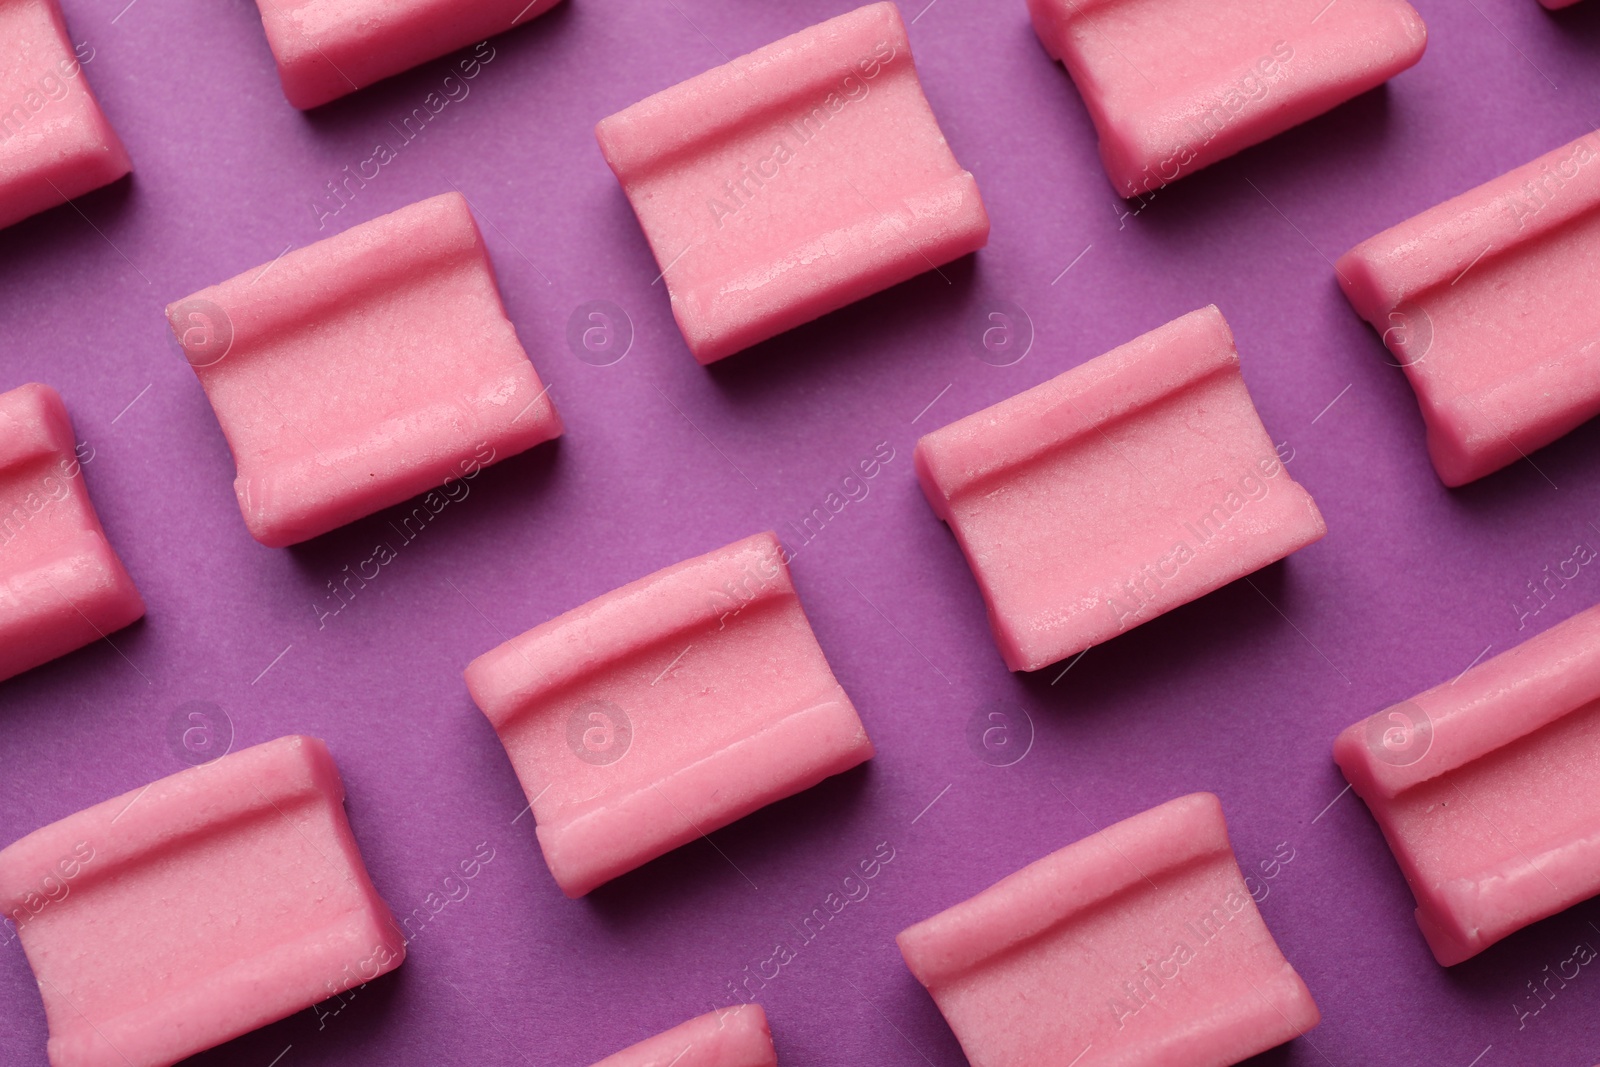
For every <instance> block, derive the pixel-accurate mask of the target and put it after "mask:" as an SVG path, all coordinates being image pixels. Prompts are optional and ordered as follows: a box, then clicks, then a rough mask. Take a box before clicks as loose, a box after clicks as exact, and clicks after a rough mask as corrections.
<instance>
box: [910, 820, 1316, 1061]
mask: <svg viewBox="0 0 1600 1067" xmlns="http://www.w3.org/2000/svg"><path fill="white" fill-rule="evenodd" d="M898 940H899V943H900V952H901V954H902V955H903V956H904V957H905V960H906V965H907V966H908V967H910V968H911V973H912V974H914V975H916V977H917V980H918V981H920V982H921V983H922V984H923V985H925V986H927V987H928V991H929V992H930V993H932V994H933V999H934V1001H935V1002H936V1003H937V1004H938V1005H939V1010H940V1011H941V1012H942V1013H943V1014H944V1017H945V1019H946V1021H948V1022H949V1023H950V1028H951V1029H952V1030H954V1031H955V1035H956V1038H957V1040H959V1041H960V1042H961V1047H962V1049H963V1050H964V1051H965V1052H966V1054H967V1059H969V1060H970V1061H971V1062H972V1063H973V1065H974V1067H1096V1065H1106V1067H1110V1065H1115V1067H1178V1065H1180V1064H1181V1065H1182V1067H1225V1065H1227V1064H1233V1063H1238V1062H1239V1061H1241V1060H1243V1059H1246V1058H1248V1057H1250V1056H1253V1055H1255V1054H1256V1053H1259V1052H1264V1051H1266V1050H1267V1049H1269V1048H1272V1047H1274V1046H1276V1045H1280V1044H1282V1043H1283V1042H1285V1041H1288V1040H1290V1039H1291V1038H1294V1037H1298V1036H1300V1035H1301V1034H1304V1033H1305V1032H1306V1031H1307V1030H1310V1029H1311V1028H1312V1027H1314V1026H1316V1025H1317V1023H1318V1022H1319V1021H1320V1019H1321V1015H1320V1014H1319V1013H1318V1011H1317V1006H1316V1004H1315V1003H1314V1002H1313V1001H1312V999H1311V994H1310V992H1308V991H1307V989H1306V986H1305V983H1304V982H1302V981H1301V980H1300V976H1299V975H1298V974H1296V973H1295V971H1294V968H1293V967H1291V966H1290V965H1289V963H1288V961H1287V960H1285V959H1284V958H1283V954H1282V953H1281V952H1280V951H1279V950H1278V946H1277V944H1276V943H1275V942H1274V941H1273V940H1272V934H1271V933H1270V932H1269V931H1268V930H1267V928H1266V925H1265V924H1264V923H1263V922H1262V921H1261V914H1260V912H1258V911H1256V906H1255V902H1254V901H1253V900H1251V898H1250V892H1249V890H1248V889H1246V888H1245V883H1244V878H1243V876H1242V875H1241V874H1240V873H1239V865H1238V863H1237V862H1236V861H1235V860H1234V856H1233V849H1232V847H1231V846H1230V845H1229V844H1228V828H1227V825H1226V824H1225V823H1224V822H1223V818H1222V806H1221V804H1219V803H1218V801H1217V798H1216V797H1214V796H1212V795H1211V794H1210V793H1195V794H1192V795H1190V796H1186V797H1180V798H1179V799H1177V800H1173V801H1169V802H1168V803H1166V804H1163V805H1161V806H1160V807H1157V808H1152V809H1151V810H1150V811H1147V812H1144V813H1143V814H1141V815H1135V816H1134V817H1133V818H1131V819H1125V820H1124V821H1122V822H1119V823H1117V824H1116V825H1114V826H1110V827H1107V828H1106V829H1104V830H1102V831H1099V832H1097V833H1095V834H1093V835H1091V836H1089V837H1086V838H1084V839H1083V840H1081V841H1079V842H1077V843H1076V844H1072V845H1068V846H1067V847H1066V848H1063V849H1061V850H1060V851H1058V852H1054V853H1051V854H1050V855H1048V856H1046V857H1045V858H1044V859H1042V860H1039V861H1038V862H1036V863H1032V864H1029V865H1028V866H1027V867H1024V868H1023V869H1022V870H1020V871H1018V872H1017V873H1015V874H1013V875H1011V876H1009V877H1007V878H1005V879H1003V880H1002V881H1000V882H998V883H996V884H995V885H993V886H991V887H990V888H988V889H986V890H984V891H983V892H982V893H979V894H978V895H977V896H975V897H973V898H972V899H971V900H968V901H965V902H964V903H961V904H957V905H956V906H955V907H953V908H950V909H949V910H947V911H944V912H941V913H940V914H938V915H935V916H934V917H933V918H931V919H928V920H926V921H924V922H920V923H918V924H917V925H915V926H913V927H911V928H910V929H908V930H906V931H904V932H903V933H901V934H900V936H899V938H898Z"/></svg>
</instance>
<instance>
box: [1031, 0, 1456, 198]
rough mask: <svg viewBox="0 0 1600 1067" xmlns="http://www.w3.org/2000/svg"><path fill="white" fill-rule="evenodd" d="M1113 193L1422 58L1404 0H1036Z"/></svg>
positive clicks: (1045, 34) (1418, 31) (1255, 140)
mask: <svg viewBox="0 0 1600 1067" xmlns="http://www.w3.org/2000/svg"><path fill="white" fill-rule="evenodd" d="M1028 10H1029V11H1030V12H1031V13H1032V15H1033V26H1034V30H1035V31H1036V32H1037V33H1038V35H1039V40H1040V41H1042V42H1043V43H1044V47H1045V51H1047V52H1048V53H1050V55H1051V57H1052V58H1055V59H1059V60H1061V62H1062V63H1063V64H1065V66H1066V68H1067V71H1068V72H1069V73H1070V74H1071V75H1072V80H1073V82H1074V83H1075V84H1076V85H1077V87H1078V91H1079V93H1080V94H1082V96H1083V102H1084V105H1085V106H1086V107H1087V108H1088V110H1089V117H1090V118H1091V119H1093V120H1094V125H1095V129H1096V130H1097V131H1099V134H1100V158H1101V160H1102V161H1103V162H1104V163H1105V168H1106V173H1107V174H1108V175H1109V176H1110V178H1111V183H1112V184H1113V185H1114V186H1116V188H1117V192H1119V193H1120V194H1121V195H1123V196H1125V197H1133V196H1141V195H1143V194H1145V193H1149V192H1153V191H1154V190H1156V189H1159V188H1161V187H1162V186H1164V185H1167V184H1169V183H1171V182H1174V181H1176V180H1177V179H1178V178H1180V177H1182V176H1184V175H1186V174H1190V173H1193V172H1194V171H1197V170H1199V169H1200V168H1202V167H1207V166H1210V165H1211V164H1212V163H1215V162H1217V161H1218V160H1220V159H1226V158H1227V157H1228V156H1231V155H1233V154H1234V153H1236V152H1239V151H1242V150H1243V149H1245V148H1248V147H1250V146H1251V145H1254V144H1260V143H1261V142H1262V141H1265V140H1267V139H1268V138H1269V137H1273V136H1276V135H1277V134H1279V133H1282V132H1283V131H1284V130H1287V129H1289V128H1290V127H1291V126H1298V125H1299V124H1300V123H1302V122H1305V121H1306V120H1307V119H1311V118H1315V117H1316V116H1318V115H1320V114H1322V113H1323V112H1325V111H1328V110H1331V109H1332V108H1334V107H1335V106H1337V105H1339V104H1342V103H1344V102H1345V101H1346V100H1349V99H1351V98H1352V97H1355V96H1358V95H1360V94H1361V93H1364V92H1366V91H1367V90H1368V89H1372V88H1375V87H1376V86H1379V85H1382V84H1383V83H1384V82H1386V81H1388V80H1389V79H1390V78H1392V77H1394V75H1396V74H1398V73H1400V72H1401V71H1403V70H1405V69H1406V68H1407V67H1410V66H1411V65H1412V64H1414V63H1416V62H1417V60H1418V59H1420V58H1422V49H1423V46H1424V44H1425V43H1426V41H1427V30H1426V28H1425V27H1424V26H1423V24H1422V18H1421V16H1419V15H1418V14H1417V13H1416V11H1414V10H1412V8H1411V6H1410V5H1409V4H1407V3H1405V0H1338V2H1337V3H1334V4H1328V3H1327V0H1028Z"/></svg>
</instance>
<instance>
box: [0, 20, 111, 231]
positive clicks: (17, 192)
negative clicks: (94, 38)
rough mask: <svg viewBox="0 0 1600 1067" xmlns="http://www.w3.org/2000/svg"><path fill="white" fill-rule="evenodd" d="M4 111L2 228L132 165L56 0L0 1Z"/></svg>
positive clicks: (0, 127) (0, 136)
mask: <svg viewBox="0 0 1600 1067" xmlns="http://www.w3.org/2000/svg"><path fill="white" fill-rule="evenodd" d="M91 57H92V54H91ZM0 108H3V109H5V110H0V229H4V228H5V227H7V226H10V225H11V224H12V223H14V222H19V221H21V220H22V219H25V218H27V217H28V216H29V215H34V214H37V213H38V212H40V211H44V210H45V209H47V208H52V207H56V206H57V205H59V204H64V203H66V202H67V201H68V200H71V199H72V198H74V197H77V196H82V195H83V194H84V193H87V192H89V191H91V190H94V189H98V188H100V187H101V186H102V185H110V184H111V183H112V182H114V181H116V180H117V179H118V178H120V177H122V176H123V175H124V174H127V173H128V172H129V171H131V170H132V169H133V164H132V163H130V162H129V161H128V152H127V150H126V149H124V148H123V147H122V142H121V141H120V140H118V139H117V134H116V131H115V130H113V129H112V128H111V124H110V123H108V122H106V117H105V116H104V115H103V114H101V113H100V105H99V103H98V102H96V100H95V98H94V93H93V92H92V91H90V89H89V82H88V79H86V78H85V77H84V76H83V65H82V63H80V62H79V59H78V55H77V52H76V51H75V50H74V48H73V47H72V41H71V39H70V38H68V37H67V26H66V23H65V22H64V21H63V20H62V18H61V8H60V6H59V5H58V4H57V3H56V0H0Z"/></svg>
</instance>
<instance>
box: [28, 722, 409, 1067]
mask: <svg viewBox="0 0 1600 1067" xmlns="http://www.w3.org/2000/svg"><path fill="white" fill-rule="evenodd" d="M343 799H344V787H343V785H342V784H341V782H340V780H339V771H338V768H336V767H335V766H334V763H333V758H332V757H331V756H330V755H329V754H328V749H327V746H326V745H324V744H323V743H322V742H321V741H318V740H316V739H314V738H309V737H284V738H279V739H278V740H276V741H270V742H268V743H266V744H264V745H257V746H255V747H254V748H249V749H245V750H243V751H241V752H236V753H234V754H232V755H229V756H224V757H222V758H221V759H219V760H216V761H214V762H211V763H207V764H205V765H203V766H200V767H194V768H191V769H189V770H186V771H182V772H180V773H178V774H175V775H173V776H171V777H170V778H163V779H161V780H160V781H158V782H155V783H153V784H151V785H149V786H147V787H145V788H144V789H142V790H134V791H133V792H130V793H127V794H125V795H123V796H120V797H117V798H116V799H115V800H108V801H106V802H105V803H103V804H97V805H95V806H94V807H92V808H88V809H86V810H84V811H81V812H79V813H78V814H76V815H72V816H69V817H67V818H65V819H62V820H61V821H60V822H57V823H53V824H51V825H49V826H46V827H45V828H44V829H42V830H37V831H35V832H34V833H31V834H29V835H28V836H27V837H25V838H23V839H22V840H20V841H18V842H16V843H15V844H13V845H11V846H10V847H9V848H7V849H5V850H4V851H0V909H3V910H4V913H5V915H6V917H7V918H9V919H10V920H11V921H12V922H14V923H15V924H16V926H17V930H18V933H19V934H20V935H21V938H22V947H23V949H24V950H25V951H26V952H27V955H28V962H29V964H30V965H31V966H32V967H33V973H34V976H35V977H36V978H37V979H38V982H39V992H40V994H41V995H42V996H43V997H44V1007H45V1014H46V1016H47V1017H48V1020H49V1024H50V1042H49V1056H50V1063H51V1065H52V1067H130V1065H131V1067H166V1065H168V1064H172V1063H176V1062H177V1061H178V1060H181V1059H183V1058H185V1057H187V1056H192V1055H194V1054H195V1053H196V1052H200V1051H202V1050H203V1049H208V1048H211V1047H213V1046H215V1045H219V1044H221V1043H222V1042H224V1041H228V1040H230V1039H232V1038H234V1037H237V1036H239V1035H240V1034H243V1033H247V1032H248V1031H250V1030H254V1029H256V1028H257V1027H261V1026H265V1025H266V1024H268V1023H271V1022H275V1021H277V1020H278V1019H282V1018H286V1017H287V1016H289V1015H292V1014H294V1013H295V1012H297V1011H300V1010H302V1009H304V1008H307V1007H310V1006H311V1005H312V1004H315V1003H317V1002H318V1001H321V1000H324V999H326V998H328V997H331V996H334V995H336V994H339V993H343V992H345V991H346V990H349V989H351V988H353V987H355V986H358V985H360V984H362V983H363V982H367V981H370V980H372V979H373V978H376V977H377V976H378V975H380V974H383V973H384V972H386V971H391V970H393V969H394V968H396V967H398V966H399V965H400V962H401V961H402V960H403V959H404V958H405V939H404V938H403V937H402V935H401V934H400V932H399V928H398V927H397V926H396V925H395V923H394V920H393V918H392V917H391V916H390V914H389V909H388V907H387V906H386V905H385V904H384V902H383V901H382V899H380V898H379V896H378V894H377V891H376V890H375V889H374V888H373V886H372V882H371V880H370V879H369V878H368V877H367V872H366V868H365V867H364V866H363V865H362V862H361V854H360V852H359V851H358V850H357V848H356V842H355V839H354V837H352V836H351V833H350V826H349V823H348V822H346V820H345V815H344V806H343Z"/></svg>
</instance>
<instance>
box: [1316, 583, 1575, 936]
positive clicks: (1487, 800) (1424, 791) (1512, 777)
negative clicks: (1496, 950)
mask: <svg viewBox="0 0 1600 1067" xmlns="http://www.w3.org/2000/svg"><path fill="white" fill-rule="evenodd" d="M1333 754H1334V759H1335V760H1336V761H1337V762H1338V764H1339V767H1340V769H1341V770H1343V771H1344V774H1345V777H1346V778H1348V779H1349V781H1350V784H1351V785H1352V786H1354V787H1355V791H1356V794H1357V795H1358V796H1360V797H1361V798H1362V799H1363V800H1365V801H1366V803H1367V807H1368V808H1369V809H1370V810H1371V811H1372V814H1373V817H1374V818H1375V819H1377V821H1378V825H1379V826H1380V827H1381V828H1382V829H1383V834H1384V837H1385V838H1387V839H1388V842H1389V847H1390V848H1391V849H1392V850H1393V852H1394V856H1395V859H1396V861H1397V862H1398V863H1399V864H1400V869H1401V871H1402V872H1403V873H1404V874H1405V877H1406V881H1407V883H1409V885H1410V886H1411V891H1412V894H1413V895H1414V896H1415V897H1416V900H1417V924H1418V925H1419V926H1420V927H1422V932H1423V935H1424V936H1425V937H1426V938H1427V940H1428V945H1429V947H1430V948H1432V949H1433V954H1434V956H1435V958H1437V959H1438V961H1439V962H1440V963H1442V964H1444V965H1446V966H1448V965H1450V964H1454V963H1459V962H1461V961H1462V960H1465V959H1467V958H1469V957H1471V956H1475V955H1477V954H1478V953H1479V952H1481V951H1483V950H1484V949H1485V948H1487V947H1489V946H1490V945H1492V944H1494V943H1495V942H1496V941H1499V940H1500V939H1501V938H1504V937H1506V936H1508V935H1510V934H1512V933H1514V932H1516V931H1517V930H1520V929H1522V928H1523V927H1524V926H1527V925H1528V924H1529V923H1533V922H1536V921H1538V920H1539V919H1542V918H1544V917H1546V916H1548V915H1553V914H1555V913H1556V912H1558V911H1561V910H1563V909H1565V908H1568V907H1571V906H1572V905H1573V904H1576V903H1578V902H1579V901H1582V900H1587V899H1588V898H1589V897H1591V896H1594V895H1595V894H1596V893H1600V807H1597V806H1596V804H1595V803H1594V801H1593V797H1594V790H1595V783H1596V769H1595V768H1596V767H1597V766H1600V608H1590V609H1589V610H1588V611H1585V612H1583V613H1581V614H1579V615H1575V616H1573V617H1572V618H1570V619H1567V620H1566V621H1564V622H1561V623H1559V624H1557V625H1556V626H1553V627H1551V628H1550V629H1549V630H1546V631H1545V632H1544V633H1542V634H1539V635H1538V636H1536V637H1533V638H1530V639H1529V640H1527V641H1524V642H1523V643H1522V644H1520V645H1518V646H1516V647H1515V648H1513V649H1510V650H1509V651H1507V652H1503V653H1501V654H1500V655H1498V656H1495V657H1494V658H1493V659H1489V660H1486V661H1484V662H1483V663H1481V664H1479V665H1477V666H1475V667H1473V668H1472V669H1471V670H1469V671H1467V672H1466V673H1465V674H1463V675H1462V676H1461V677H1460V678H1459V679H1456V680H1455V681H1452V682H1446V683H1444V684H1442V685H1438V686H1435V687H1434V688H1432V689H1430V690H1428V691H1427V692H1425V693H1421V694H1419V695H1417V696H1415V697H1412V698H1411V699H1410V700H1408V701H1406V702H1404V703H1402V704H1398V705H1395V706H1394V707H1392V708H1386V709H1385V710H1383V711H1381V712H1379V713H1377V714H1376V715H1374V716H1372V717H1371V718H1370V719H1367V720H1364V721H1362V722H1359V723H1356V724H1355V725H1353V726H1351V727H1350V728H1348V729H1347V730H1345V731H1344V732H1343V733H1342V734H1340V735H1339V739H1338V742H1337V743H1336V744H1335V745H1334V749H1333Z"/></svg>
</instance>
